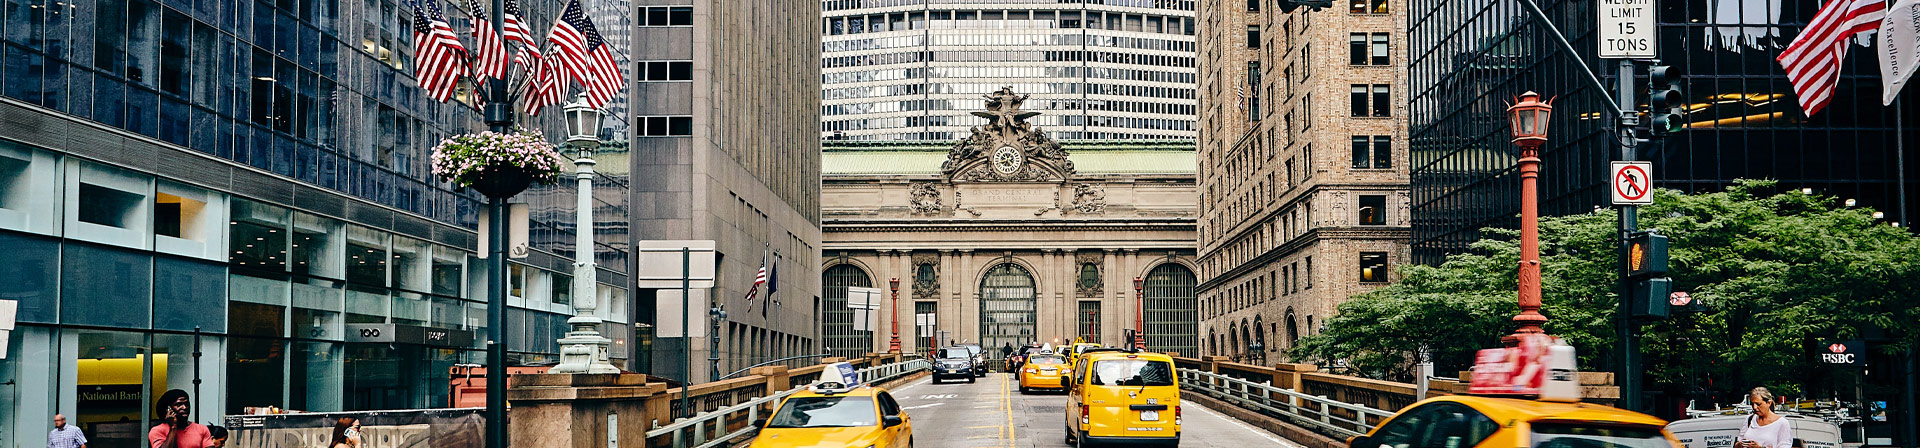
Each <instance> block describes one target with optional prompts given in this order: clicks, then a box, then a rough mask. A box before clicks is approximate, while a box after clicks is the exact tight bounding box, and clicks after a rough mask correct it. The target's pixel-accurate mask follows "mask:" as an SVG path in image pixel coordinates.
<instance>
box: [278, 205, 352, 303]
mask: <svg viewBox="0 0 1920 448" xmlns="http://www.w3.org/2000/svg"><path fill="white" fill-rule="evenodd" d="M292 237H293V241H292V242H291V243H290V244H289V245H288V246H289V250H288V252H289V253H291V254H292V257H291V258H290V259H288V261H289V262H290V263H292V266H291V267H292V268H293V273H295V274H300V275H306V276H313V277H320V278H327V279H334V280H344V279H346V277H347V266H346V259H347V245H346V236H345V235H344V234H342V230H341V224H340V221H337V220H334V219H330V218H325V217H320V216H314V215H309V214H306V213H295V214H294V217H293V235H292ZM337 308H338V307H336V310H337Z"/></svg>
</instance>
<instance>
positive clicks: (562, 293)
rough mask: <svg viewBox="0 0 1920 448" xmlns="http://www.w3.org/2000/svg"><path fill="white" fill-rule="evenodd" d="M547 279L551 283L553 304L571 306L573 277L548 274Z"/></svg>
mask: <svg viewBox="0 0 1920 448" xmlns="http://www.w3.org/2000/svg"><path fill="white" fill-rule="evenodd" d="M548 278H549V279H550V280H548V281H551V282H553V304H555V305H572V304H573V276H570V275H565V274H548Z"/></svg>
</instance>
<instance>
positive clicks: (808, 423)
mask: <svg viewBox="0 0 1920 448" xmlns="http://www.w3.org/2000/svg"><path fill="white" fill-rule="evenodd" d="M877 415H879V414H878V413H876V412H874V410H873V399H872V398H868V397H799V398H793V399H788V400H787V403H786V405H785V406H782V407H781V408H780V410H779V411H777V412H774V414H773V419H772V420H769V421H768V422H767V427H768V428H845V427H854V426H873V425H876V424H879V423H878V422H877V421H875V419H876V418H878V417H876V416H877Z"/></svg>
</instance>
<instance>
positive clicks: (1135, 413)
mask: <svg viewBox="0 0 1920 448" xmlns="http://www.w3.org/2000/svg"><path fill="white" fill-rule="evenodd" d="M1065 381H1066V384H1067V385H1068V388H1067V409H1066V414H1067V415H1066V417H1067V443H1069V444H1076V445H1082V446H1091V445H1103V446H1104V445H1115V444H1129V445H1164V446H1176V445H1179V444H1180V378H1179V377H1178V376H1176V375H1174V370H1173V358H1171V357H1168V356H1167V355H1164V354H1160V353H1147V352H1137V351H1125V350H1121V349H1117V348H1096V349H1089V350H1086V351H1084V352H1081V354H1080V360H1079V362H1076V363H1074V367H1073V375H1072V376H1070V377H1067V378H1066V380H1065Z"/></svg>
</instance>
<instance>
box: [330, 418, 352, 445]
mask: <svg viewBox="0 0 1920 448" xmlns="http://www.w3.org/2000/svg"><path fill="white" fill-rule="evenodd" d="M359 446H360V419H357V418H353V417H340V420H337V421H335V422H333V440H332V441H329V442H327V448H358V447H359Z"/></svg>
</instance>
